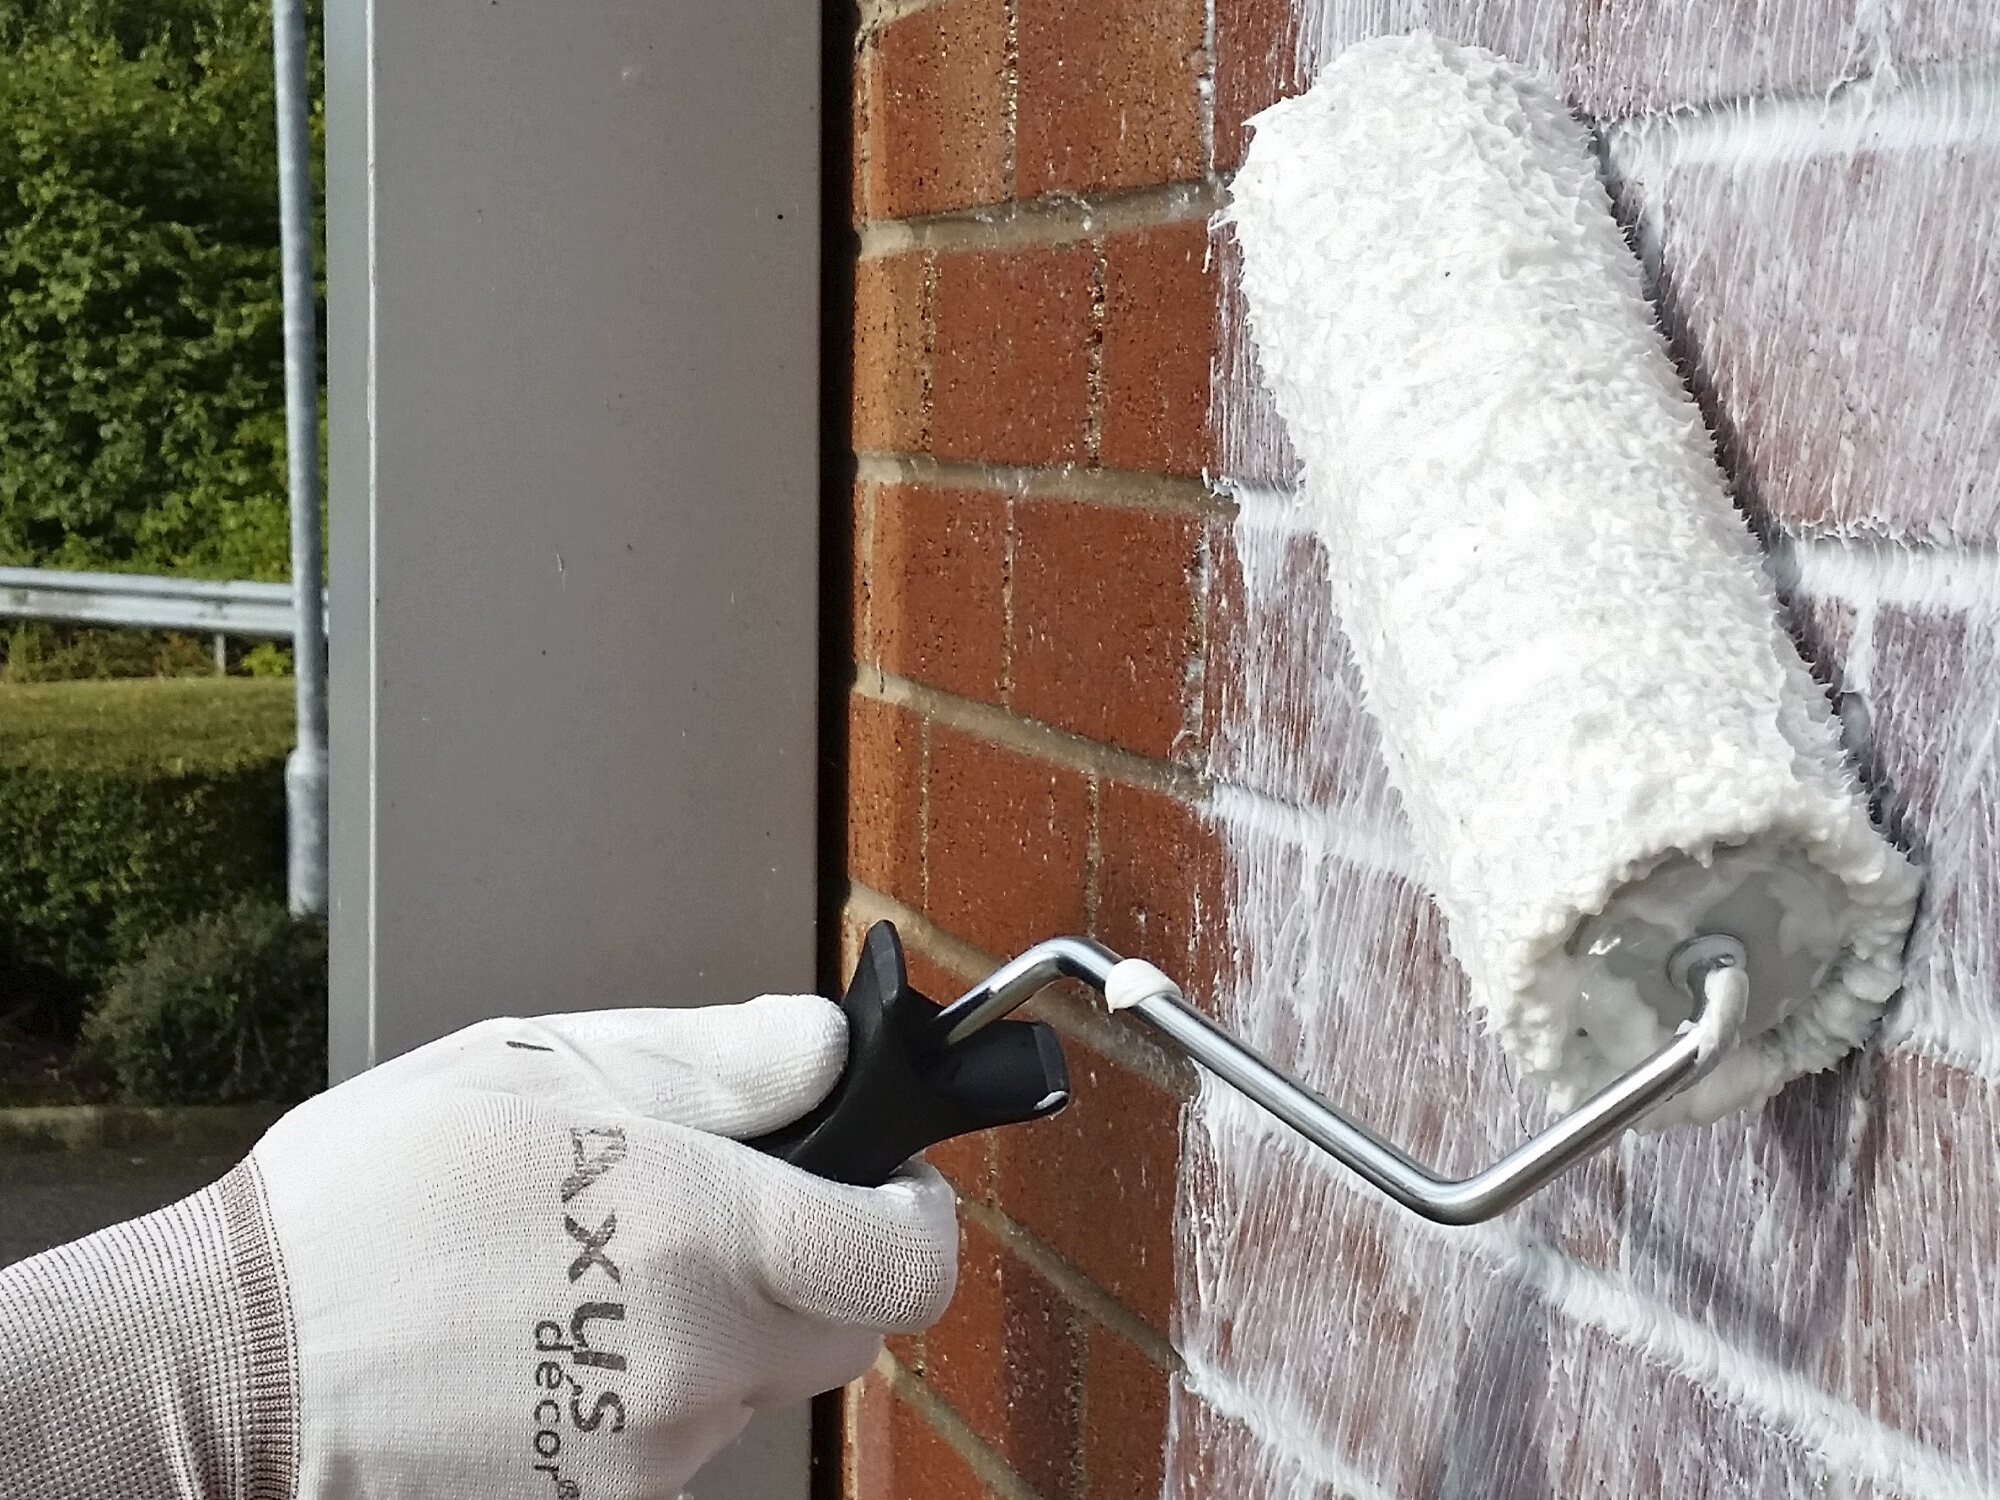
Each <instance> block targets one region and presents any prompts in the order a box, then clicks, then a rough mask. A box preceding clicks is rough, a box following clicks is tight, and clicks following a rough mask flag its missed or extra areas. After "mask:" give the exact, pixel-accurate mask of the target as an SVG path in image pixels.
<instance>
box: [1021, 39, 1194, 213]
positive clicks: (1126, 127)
mask: <svg viewBox="0 0 2000 1500" xmlns="http://www.w3.org/2000/svg"><path fill="white" fill-rule="evenodd" d="M1203 10H1204V7H1203V4H1202V0H1100V3H1098V4H1094V5H1075V4H1068V3H1065V0H1017V9H1016V15H1017V20H1016V27H1017V33H1018V37H1019V46H1020V85H1019V89H1020V93H1019V104H1018V106H1017V112H1018V122H1017V125H1016V134H1017V144H1016V147H1015V151H1016V159H1015V167H1014V178H1015V188H1016V192H1017V193H1018V195H1019V196H1020V197H1023V198H1037V197H1040V196H1041V195H1042V194H1043V193H1049V192H1055V191H1058V190H1067V191H1069V192H1076V193H1090V192H1102V191H1104V190H1105V189H1108V188H1129V187H1143V186H1146V185H1148V184H1150V183H1158V182H1183V181H1187V180H1190V179H1193V178H1196V177H1199V176H1200V175H1201V173H1202V160H1201V100H1200V96H1199V93H1198V88H1199V84H1200V79H1201V76H1202V73H1203V71H1204V69H1205V64H1206V59H1205V57H1204V55H1203V51H1202V32H1203V29H1204V27H1205V25H1206V18H1205V16H1204V14H1203Z"/></svg>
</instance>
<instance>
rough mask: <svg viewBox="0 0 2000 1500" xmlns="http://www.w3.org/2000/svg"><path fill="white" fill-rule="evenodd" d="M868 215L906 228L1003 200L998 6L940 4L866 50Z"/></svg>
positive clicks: (1002, 22)
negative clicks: (923, 218)
mask: <svg viewBox="0 0 2000 1500" xmlns="http://www.w3.org/2000/svg"><path fill="white" fill-rule="evenodd" d="M864 66H865V67H866V69H867V73H868V80H867V81H868V98H869V110H868V140H867V152H868V213H869V217H871V218H876V219H903V218H910V217H913V216H916V215H921V214H933V213H940V212H942V211H944V210H946V209H952V208H964V207H968V206H970V205H972V204H976V203H992V202H995V201H997V200H999V199H1001V198H1004V197H1005V196H1006V194H1007V92H1006V66H1007V15H1006V6H1005V5H1004V3H1003V0H939V3H938V4H935V5H928V6H925V7H924V8H923V9H922V10H919V11H917V12H916V13H915V14H914V15H909V16H905V17H903V18H902V19H901V20H898V21H894V22H891V23H890V24H889V25H888V26H886V27H884V28H883V29H882V31H881V32H879V33H878V34H877V35H875V36H874V37H872V38H871V39H870V40H869V41H868V42H867V44H866V51H865V56H864Z"/></svg>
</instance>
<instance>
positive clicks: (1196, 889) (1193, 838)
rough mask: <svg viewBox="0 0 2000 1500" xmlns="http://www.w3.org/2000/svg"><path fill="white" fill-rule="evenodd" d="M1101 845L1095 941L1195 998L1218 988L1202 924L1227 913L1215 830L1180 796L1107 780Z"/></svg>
mask: <svg viewBox="0 0 2000 1500" xmlns="http://www.w3.org/2000/svg"><path fill="white" fill-rule="evenodd" d="M1097 846H1098V856H1097V858H1098V874H1097V881H1098V891H1097V936H1098V937H1100V938H1102V939H1103V940H1104V941H1105V943H1107V944H1109V945H1110V946H1111V947H1112V948H1114V949H1116V950H1117V951H1118V952H1119V953H1120V954H1121V955H1123V956H1124V957H1126V958H1143V959H1145V960H1147V961H1148V962H1149V963H1155V964H1158V965H1159V966H1160V967H1161V968H1162V969H1164V970H1166V971H1167V973H1168V974H1170V975H1172V976H1173V978H1174V979H1176V980H1177V981H1179V983H1180V985H1181V987H1182V988H1183V989H1186V990H1187V991H1189V992H1190V993H1194V992H1195V991H1197V990H1205V989H1209V988H1212V987H1213V984H1214V979H1215V976H1214V975H1213V974H1212V973H1210V972H1209V968H1210V966H1209V965H1208V964H1207V963H1205V962H1203V961H1202V949H1203V948H1204V947H1205V945H1204V944H1202V943H1201V942H1200V941H1199V940H1200V937H1201V934H1200V932H1199V924H1200V922H1201V921H1202V919H1203V918H1204V917H1205V918H1206V919H1207V920H1208V921H1210V922H1213V921H1216V920H1218V919H1219V918H1220V916H1221V912H1222V903H1223V898H1224V892H1225V882H1224V866H1223V854H1222V850H1221V847H1220V845H1219V844H1218V842H1217V839H1216V830H1215V826H1214V824H1213V823H1211V822H1210V821H1209V820H1208V819H1207V818H1206V817H1205V816H1203V814H1202V813H1201V812H1200V811H1199V810H1198V809H1197V808H1194V807H1191V806H1189V805H1188V804H1187V803H1185V802H1183V801H1181V800H1180V799H1179V798H1178V797H1170V796H1168V795H1166V794H1165V793H1163V792H1155V791H1148V790H1144V789H1142V788H1139V787H1131V786H1124V785H1121V784H1119V783H1117V782H1106V783H1104V785H1103V787H1102V788H1101V789H1100V791H1099V794H1098V809H1097Z"/></svg>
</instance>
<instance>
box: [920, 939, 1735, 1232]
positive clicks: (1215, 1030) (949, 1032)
mask: <svg viewBox="0 0 2000 1500" xmlns="http://www.w3.org/2000/svg"><path fill="white" fill-rule="evenodd" d="M1122 962H1123V960H1121V959H1120V958H1119V956H1118V955H1117V954H1116V953H1113V952H1112V951H1111V950H1110V949H1109V948H1107V947H1105V946H1104V945H1103V944H1102V943H1099V942H1095V941H1093V940H1092V939H1090V938H1083V937H1059V938H1051V939H1049V940H1048V941H1047V942H1044V943H1037V944H1036V945H1035V946H1034V947H1032V948H1030V949H1029V950H1028V951H1027V952H1026V953H1023V954H1022V955H1021V956H1020V957H1019V958H1016V959H1014V960H1013V961H1012V962H1010V963H1007V964H1005V965H1003V966H1001V967H1000V968H999V969H997V970H995V971H994V972H993V973H992V974H991V975H990V976H988V977H987V978H986V979H985V980H984V981H983V982H982V983H980V984H979V985H978V986H976V987H975V988H974V989H972V990H970V991H969V992H967V993H966V994H965V995H964V996H962V997H961V998H960V999H958V1000H955V1001H953V1002H952V1003H951V1004H950V1005H948V1006H946V1007H945V1008H944V1009H943V1010H941V1011H939V1012H938V1014H937V1016H936V1018H935V1020H934V1021H933V1022H932V1023H931V1025H932V1027H933V1033H932V1034H933V1036H935V1037H936V1038H937V1039H938V1041H939V1043H940V1044H941V1045H950V1044H951V1043H954V1042H958V1041H962V1040H963V1039H964V1038H965V1037H967V1036H970V1035H971V1034H973V1033H974V1032H976V1031H978V1030H979V1029H980V1028H981V1027H983V1026H986V1025H987V1024H989V1023H990V1022H992V1021H996V1020H998V1019H999V1018H1000V1017H1002V1016H1004V1015H1006V1014H1007V1013H1008V1012H1009V1011H1012V1010H1014V1009H1015V1008H1017V1007H1018V1006H1020V1005H1022V1004H1024V1003H1025V1002H1026V1001H1027V1000H1029V999H1030V998H1031V997H1032V996H1033V995H1034V994H1035V993H1036V992H1037V991H1038V990H1040V989H1041V988H1042V987H1043V986H1044V985H1047V984H1049V983H1050V982H1051V981H1053V980H1055V979H1058V978H1069V979H1079V980H1082V981H1083V982H1084V983H1086V984H1089V985H1091V986H1092V987H1093V988H1095V989H1097V990H1098V991H1099V992H1102V991H1103V990H1104V989H1105V987H1106V985H1107V984H1108V983H1109V982H1110V979H1111V971H1112V970H1113V969H1114V968H1117V967H1118V965H1119V964H1120V963H1122ZM1672 962H1673V964H1674V967H1675V970H1676V980H1677V982H1679V983H1680V984H1682V986H1683V987H1684V988H1685V989H1686V990H1687V991H1688V994H1689V996H1690V998H1691V999H1692V1000H1693V1001H1694V1006H1695V1011H1694V1015H1693V1017H1692V1018H1691V1019H1689V1020H1688V1021H1686V1022H1683V1023H1682V1025H1681V1027H1680V1029H1679V1030H1678V1031H1677V1032H1676V1033H1675V1035H1674V1039H1673V1040H1672V1041H1670V1042H1669V1043H1667V1045H1666V1046H1664V1047H1662V1048H1661V1049H1660V1050H1659V1051H1658V1052H1656V1053H1654V1054H1653V1055H1652V1056H1651V1057H1649V1058H1647V1059H1646V1061H1644V1062H1642V1063H1640V1064H1639V1065H1638V1066H1637V1067H1635V1068H1633V1069H1632V1070H1631V1071H1630V1072H1628V1073H1626V1074H1625V1075H1624V1076H1622V1077H1620V1078H1618V1079H1617V1080H1615V1081H1614V1082H1612V1083H1610V1084H1607V1085H1606V1086H1605V1087H1604V1088H1602V1089H1600V1090H1599V1091H1598V1092H1597V1093H1595V1094H1593V1095H1592V1096H1591V1097H1590V1098H1589V1099H1587V1100H1585V1101H1584V1102H1583V1103H1582V1104H1580V1105H1578V1106H1577V1108H1575V1109H1574V1110H1572V1111H1570V1113H1568V1114H1566V1115H1564V1116H1563V1117H1562V1118H1561V1119H1560V1120H1557V1121H1556V1122H1555V1123H1553V1124H1552V1125H1550V1126H1548V1127H1547V1128H1546V1129H1544V1130H1542V1131H1540V1132H1538V1133H1537V1134H1535V1135H1533V1136H1531V1137H1529V1139H1528V1140H1526V1141H1524V1142H1522V1143H1521V1144H1520V1145H1519V1146H1516V1147H1515V1148H1514V1149H1513V1150H1512V1151H1510V1152H1508V1153H1507V1154H1506V1155H1505V1156H1503V1157H1501V1158H1500V1160H1498V1161H1496V1162H1495V1163H1493V1165H1492V1166H1490V1167H1487V1168H1486V1169H1485V1170H1484V1171H1481V1172H1475V1173H1474V1174H1473V1175H1472V1176H1470V1177H1466V1178H1462V1179H1459V1180H1458V1181H1453V1180H1451V1179H1449V1178H1444V1177H1440V1176H1438V1174H1437V1173H1435V1172H1433V1171H1431V1170H1430V1169H1429V1168H1428V1167H1426V1166H1424V1165H1423V1164H1422V1163H1420V1162H1417V1161H1414V1160H1412V1159H1411V1158H1410V1157H1409V1156H1408V1155H1406V1154H1405V1153H1404V1152H1402V1151H1401V1150H1399V1149H1398V1148H1397V1147H1395V1146H1393V1145H1391V1144H1390V1143H1389V1142H1387V1141H1385V1140H1383V1139H1382V1138H1381V1137H1380V1136H1379V1135H1377V1134H1375V1132H1374V1131H1372V1130H1370V1129H1369V1128H1368V1127H1367V1126H1365V1125H1363V1124H1361V1123H1360V1122H1358V1121H1356V1120H1353V1119H1350V1118H1349V1117H1348V1116H1346V1115H1344V1114H1342V1113H1341V1112H1340V1111H1339V1110H1338V1109H1336V1108H1335V1107H1334V1106H1333V1105H1332V1104H1330V1103H1328V1102H1327V1101H1326V1100H1325V1099H1323V1098H1321V1097H1320V1096H1319V1095H1318V1094H1317V1093H1315V1092H1314V1091H1313V1090H1311V1089H1309V1088H1307V1087H1306V1086H1305V1085H1304V1084H1302V1083H1299V1082H1298V1081H1297V1080H1296V1079H1293V1078H1290V1077H1287V1076H1286V1075H1285V1074H1284V1073H1282V1072H1280V1071H1279V1070H1278V1069H1277V1068H1275V1067H1273V1066H1272V1065H1271V1064H1270V1063H1269V1062H1267V1061H1265V1060H1264V1058H1262V1057H1260V1056H1259V1055H1258V1054H1257V1053H1256V1052H1254V1051H1252V1050H1251V1049H1250V1048H1248V1047H1246V1046H1244V1045H1243V1044H1242V1043H1241V1042H1239V1041H1237V1040H1236V1038H1234V1037H1232V1036H1231V1035H1229V1033H1228V1032H1226V1031H1224V1030H1223V1029H1222V1028H1221V1027H1219V1026H1217V1025H1216V1024H1215V1023H1214V1022H1213V1021H1211V1020H1209V1019H1208V1017H1206V1016H1204V1015H1203V1014H1201V1012H1200V1011H1198V1010H1196V1009H1195V1008H1194V1007H1193V1006H1192V1005H1190V1004H1188V1002H1187V1000H1186V999H1185V998H1184V997H1183V996H1182V995H1181V992H1180V990H1179V989H1178V987H1176V986H1175V985H1174V984H1173V982H1172V981H1171V980H1167V979H1166V978H1165V976H1164V975H1162V976H1160V980H1161V982H1160V984H1159V985H1157V986H1155V987H1154V989H1153V991H1152V992H1151V993H1148V994H1145V995H1144V996H1143V997H1142V998H1139V999H1137V1000H1134V1001H1132V1002H1131V1003H1130V1004H1129V1005H1125V1006H1122V1007H1121V1009H1123V1010H1124V1011H1125V1012H1126V1013H1127V1014H1130V1015H1133V1016H1136V1017H1137V1018H1138V1019H1139V1020H1140V1021H1142V1022H1144V1023H1145V1025H1146V1026H1147V1027H1148V1028H1150V1029H1151V1030H1152V1031H1154V1032H1156V1033H1158V1034H1159V1035H1160V1036H1162V1037H1164V1038H1166V1040H1167V1041H1168V1042H1170V1043H1171V1044H1172V1045H1173V1046H1174V1047H1175V1048H1176V1049H1177V1050H1178V1051H1180V1052H1182V1053H1184V1054H1186V1055H1187V1056H1188V1057H1190V1058H1192V1059H1193V1060H1194V1061H1195V1062H1197V1063H1199V1064H1200V1065H1201V1066H1202V1067H1204V1068H1206V1069H1208V1071H1209V1072H1211V1073H1213V1074H1214V1075H1215V1076H1216V1077H1217V1078H1220V1079H1221V1080H1222V1081H1223V1082H1224V1083H1227V1084H1229V1085H1230V1086H1231V1087H1232V1088H1234V1089H1236V1090H1237V1091H1238V1092H1239V1093H1241V1094H1243V1095H1244V1096H1245V1097H1246V1098H1249V1099H1251V1100H1252V1101H1254V1102H1255V1103H1257V1104H1259V1105H1261V1106H1262V1107H1263V1108H1264V1109H1266V1110H1268V1111H1269V1112H1270V1113H1271V1114H1273V1115H1275V1116H1277V1118H1278V1119H1280V1120H1283V1121H1284V1122H1285V1123H1286V1124H1287V1125H1289V1126H1291V1127H1292V1128H1293V1129H1294V1130H1296V1131H1298V1132H1299V1134H1300V1135H1302V1136H1304V1137H1305V1138H1306V1139H1307V1140H1309V1141H1311V1142H1312V1143H1313V1144H1314V1145H1315V1146H1318V1147H1319V1148H1320V1149H1321V1150H1322V1151H1325V1152H1326V1153H1327V1154H1328V1155H1329V1156H1331V1157H1333V1158H1334V1160H1336V1161H1338V1162H1340V1163H1341V1164H1342V1165H1343V1166H1345V1167H1347V1168H1349V1169H1350V1170H1351V1171H1354V1172H1357V1173H1359V1174H1360V1175H1361V1176H1362V1177H1364V1178H1366V1179H1367V1180H1368V1181H1369V1182H1371V1183H1373V1184H1374V1185H1375V1186H1376V1187H1377V1188H1380V1189H1381V1190H1382V1191H1383V1192H1385V1193H1387V1194H1388V1195H1389V1196H1390V1197H1391V1198H1394V1199H1395V1200H1396V1201H1397V1202H1398V1203H1400V1204H1402V1205H1403V1206H1404V1207H1405V1208H1407V1209H1410V1210H1411V1211H1412V1212H1414V1213H1419V1214H1422V1215H1423V1216H1424V1217H1425V1218H1427V1219H1432V1220H1435V1221H1436V1222H1438V1223H1440V1224H1476V1223H1479V1222H1480V1221H1481V1220H1484V1219H1490V1218H1493V1217H1494V1216H1495V1215H1497V1214H1502V1213H1505V1212H1506V1211H1507V1210H1508V1209H1510V1208H1512V1207H1513V1206H1514V1205H1515V1204H1517V1203H1519V1202H1520V1201H1521V1200H1522V1199H1523V1198H1525V1197H1527V1196H1528V1195H1529V1194H1530V1193H1532V1192H1534V1191H1535V1190H1536V1189H1537V1188H1540V1187H1542V1186H1543V1185H1544V1184H1546V1183H1547V1182H1548V1181H1549V1180H1550V1179H1551V1178H1553V1177H1555V1176H1557V1175H1558V1174H1559V1173H1561V1172H1563V1171H1564V1170H1565V1169H1567V1168H1569V1167H1571V1166H1573V1165H1575V1164H1576V1163H1577V1162H1578V1161H1580V1160H1582V1159H1583V1158H1584V1157H1586V1156H1588V1155H1590V1154H1591V1153H1592V1152H1593V1151H1595V1150H1597V1149H1598V1147H1600V1146H1602V1145H1604V1144H1605V1143H1606V1142H1608V1141H1610V1140H1611V1139H1613V1138H1614V1137H1615V1136H1616V1135H1617V1134H1618V1133H1619V1132H1620V1131H1621V1130H1623V1129H1624V1128H1625V1127H1626V1126H1627V1125H1630V1124H1631V1123H1632V1122H1633V1121H1634V1120H1636V1119H1638V1118H1639V1116H1641V1115H1643V1114H1644V1113H1645V1112H1646V1111H1647V1110H1649V1109H1651V1108H1652V1107H1653V1106H1654V1105H1655V1104H1658V1103H1659V1102H1660V1101H1661V1100H1663V1099H1666V1098H1668V1097H1670V1096H1671V1095H1673V1094H1677V1093H1679V1092H1680V1091H1681V1090H1683V1089H1685V1088H1687V1087H1689V1086H1690V1085H1692V1084H1694V1083H1695V1082H1697V1081H1698V1080H1700V1079H1701V1078H1702V1076H1703V1075H1705V1074H1706V1073H1707V1072H1708V1071H1709V1070H1710V1069H1711V1068H1713V1067H1714V1066H1715V1065H1716V1063H1718V1062H1719V1061H1721V1059H1722V1057H1723V1055H1724V1054H1725V1053H1727V1052H1728V1051H1729V1049H1730V1048H1731V1047H1732V1046H1734V1045H1735V1042H1736V1032H1737V1028H1738V1026H1740V1025H1741V1024H1742V1020H1743V1012H1744V1007H1745V1004H1746V1002H1747V1000H1748V998H1749V981H1748V974H1747V972H1746V970H1745V967H1744V965H1745V955H1744V951H1743V947H1742V945H1741V944H1740V943H1737V942H1736V941H1735V940H1734V939H1733V938H1729V937H1726V936H1724V935H1721V934H1707V935H1703V936H1701V937H1697V938H1693V939H1690V940H1689V941H1688V942H1687V943H1685V944H1683V945H1682V947H1681V948H1679V949H1677V950H1676V952H1675V956H1674V961H1672ZM1153 972H1154V973H1157V972H1158V971H1157V970H1155V971H1153Z"/></svg>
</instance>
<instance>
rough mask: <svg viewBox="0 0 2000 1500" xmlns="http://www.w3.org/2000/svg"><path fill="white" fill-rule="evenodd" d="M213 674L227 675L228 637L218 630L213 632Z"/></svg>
mask: <svg viewBox="0 0 2000 1500" xmlns="http://www.w3.org/2000/svg"><path fill="white" fill-rule="evenodd" d="M215 675H216V676H217V677H227V676H228V675H229V637H228V636H226V635H224V634H223V633H222V632H221V631H219V630H218V631H216V632H215Z"/></svg>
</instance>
